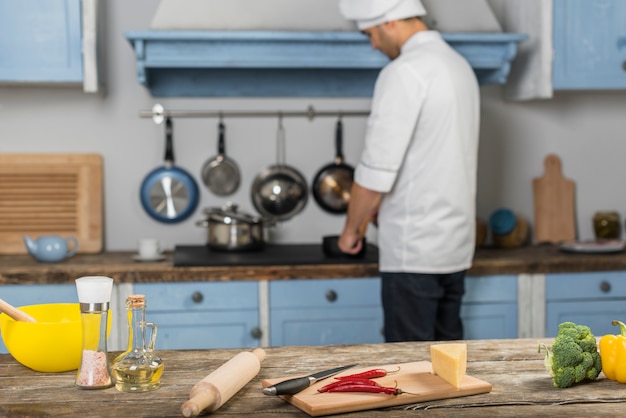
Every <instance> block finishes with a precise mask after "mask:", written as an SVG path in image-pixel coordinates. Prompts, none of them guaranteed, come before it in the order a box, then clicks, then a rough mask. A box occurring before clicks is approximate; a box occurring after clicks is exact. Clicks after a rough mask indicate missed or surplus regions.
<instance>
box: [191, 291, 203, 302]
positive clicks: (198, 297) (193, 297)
mask: <svg viewBox="0 0 626 418" xmlns="http://www.w3.org/2000/svg"><path fill="white" fill-rule="evenodd" d="M191 300H193V302H194V303H202V301H203V300H204V295H203V294H202V292H193V294H192V295H191Z"/></svg>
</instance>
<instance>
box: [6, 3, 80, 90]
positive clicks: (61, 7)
mask: <svg viewBox="0 0 626 418" xmlns="http://www.w3.org/2000/svg"><path fill="white" fill-rule="evenodd" d="M0 39H1V41H0V57H2V59H1V60H0V80H2V81H16V82H65V83H71V82H80V81H82V76H83V70H82V59H81V22H80V0H45V1H41V0H21V1H15V0H0Z"/></svg>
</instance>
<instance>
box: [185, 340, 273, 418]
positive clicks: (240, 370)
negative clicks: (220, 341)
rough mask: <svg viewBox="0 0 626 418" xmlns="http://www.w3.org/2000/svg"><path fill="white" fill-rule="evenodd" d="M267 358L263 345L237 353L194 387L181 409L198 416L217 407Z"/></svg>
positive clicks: (259, 368)
mask: <svg viewBox="0 0 626 418" xmlns="http://www.w3.org/2000/svg"><path fill="white" fill-rule="evenodd" d="M264 359H265V350H263V349H262V348H257V349H255V350H254V351H252V352H249V351H244V352H241V353H239V354H237V355H236V356H235V357H233V358H231V359H230V360H228V361H227V362H226V363H224V364H222V365H221V366H220V367H218V368H217V369H216V370H215V371H213V372H211V373H210V374H209V375H207V376H206V377H205V378H204V379H202V380H201V381H199V382H198V383H196V384H195V385H194V386H193V387H192V388H191V391H190V392H189V400H188V401H186V402H185V403H183V405H182V406H181V407H180V412H181V413H182V414H183V416H184V417H195V416H197V415H199V414H200V412H202V411H204V410H206V411H207V412H213V411H216V410H217V409H218V408H220V407H221V406H222V405H224V404H225V403H226V402H227V401H228V400H229V399H230V398H232V396H233V395H234V394H235V393H237V392H238V391H239V390H240V389H241V388H242V387H244V386H245V385H246V383H248V382H249V381H251V380H252V379H253V378H254V376H256V375H257V373H259V370H261V362H262V361H263V360H264Z"/></svg>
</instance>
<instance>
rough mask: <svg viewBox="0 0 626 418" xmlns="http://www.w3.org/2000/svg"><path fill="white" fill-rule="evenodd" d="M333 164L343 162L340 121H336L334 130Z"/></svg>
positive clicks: (341, 124)
mask: <svg viewBox="0 0 626 418" xmlns="http://www.w3.org/2000/svg"><path fill="white" fill-rule="evenodd" d="M335 162H336V163H337V164H341V163H342V162H343V123H342V122H341V119H339V120H337V126H336V128H335Z"/></svg>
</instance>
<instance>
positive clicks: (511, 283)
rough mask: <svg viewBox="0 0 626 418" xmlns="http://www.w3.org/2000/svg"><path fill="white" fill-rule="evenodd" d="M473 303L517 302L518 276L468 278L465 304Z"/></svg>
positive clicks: (464, 298)
mask: <svg viewBox="0 0 626 418" xmlns="http://www.w3.org/2000/svg"><path fill="white" fill-rule="evenodd" d="M472 302H481V303H482V302H491V303H505V302H517V276H515V275H499V276H469V277H466V278H465V295H463V303H472Z"/></svg>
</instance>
